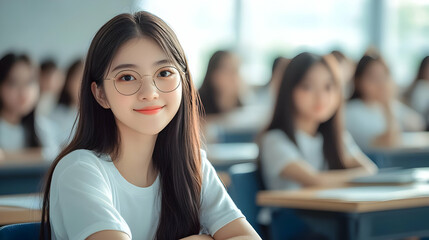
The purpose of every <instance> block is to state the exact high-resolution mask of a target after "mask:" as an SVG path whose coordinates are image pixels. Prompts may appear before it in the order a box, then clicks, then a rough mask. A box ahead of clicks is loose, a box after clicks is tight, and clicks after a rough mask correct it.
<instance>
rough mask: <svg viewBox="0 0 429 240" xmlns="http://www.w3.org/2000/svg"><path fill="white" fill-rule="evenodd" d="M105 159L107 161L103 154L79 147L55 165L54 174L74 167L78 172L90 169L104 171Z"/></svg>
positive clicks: (59, 173)
mask: <svg viewBox="0 0 429 240" xmlns="http://www.w3.org/2000/svg"><path fill="white" fill-rule="evenodd" d="M103 161H106V159H105V157H104V156H103V155H100V154H97V153H95V152H93V151H91V150H87V149H77V150H74V151H72V152H70V153H68V154H67V155H65V156H64V157H63V158H62V159H61V160H60V161H59V162H58V164H57V166H56V167H55V171H54V174H55V175H61V173H63V172H65V171H67V170H68V169H73V171H75V172H76V174H78V173H80V172H82V173H84V172H89V171H100V172H101V171H102V169H103V164H102V163H103Z"/></svg>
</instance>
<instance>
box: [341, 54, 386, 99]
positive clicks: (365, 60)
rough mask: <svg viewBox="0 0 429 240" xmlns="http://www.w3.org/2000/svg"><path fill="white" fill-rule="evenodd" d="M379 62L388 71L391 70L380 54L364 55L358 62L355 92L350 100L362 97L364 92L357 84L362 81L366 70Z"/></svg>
mask: <svg viewBox="0 0 429 240" xmlns="http://www.w3.org/2000/svg"><path fill="white" fill-rule="evenodd" d="M374 62H378V63H381V64H382V65H383V67H384V68H385V69H386V71H387V72H389V68H388V67H387V64H386V62H385V61H384V60H383V58H382V57H381V56H379V55H374V54H372V55H364V56H363V57H362V58H361V59H360V60H359V62H358V64H357V66H356V70H355V74H354V76H353V86H354V90H353V94H352V96H351V97H350V99H349V100H352V99H362V93H361V91H360V90H359V88H357V87H356V86H359V85H360V83H361V81H362V76H363V75H364V74H365V72H366V71H367V70H368V68H369V66H371V64H372V63H374Z"/></svg>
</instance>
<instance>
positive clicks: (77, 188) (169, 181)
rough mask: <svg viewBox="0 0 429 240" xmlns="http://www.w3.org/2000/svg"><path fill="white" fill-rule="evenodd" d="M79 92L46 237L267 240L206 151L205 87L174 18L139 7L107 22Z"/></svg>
mask: <svg viewBox="0 0 429 240" xmlns="http://www.w3.org/2000/svg"><path fill="white" fill-rule="evenodd" d="M80 93H81V95H80V96H81V100H80V101H79V119H78V126H77V129H76V134H75V135H74V137H73V140H72V141H71V142H70V143H69V145H68V146H67V147H66V148H65V149H64V150H63V151H62V152H61V153H60V155H59V156H58V157H57V158H56V160H55V161H54V163H53V165H52V168H51V171H50V172H49V174H48V178H47V186H46V190H45V193H44V201H43V209H42V212H43V213H42V224H41V226H43V227H41V239H43V238H44V237H48V238H49V239H51V237H52V238H53V239H115V240H130V239H189V240H191V239H195V240H196V239H201V240H203V239H204V240H205V239H207V240H210V239H249V240H251V239H260V237H259V236H258V235H257V233H256V232H255V230H253V228H252V227H251V226H250V224H249V223H248V222H247V221H246V220H245V218H244V217H243V215H242V213H241V212H240V211H239V210H238V209H237V207H236V206H235V204H234V203H233V202H232V200H231V198H230V197H229V196H228V193H227V192H226V190H225V188H224V186H223V185H222V183H221V182H220V180H219V178H218V177H217V174H216V172H215V170H214V168H213V166H212V165H211V164H210V162H209V161H208V160H207V158H206V154H205V152H203V151H201V150H200V139H199V135H198V109H197V107H198V105H197V94H196V90H195V89H194V84H193V82H192V78H191V75H190V71H189V68H188V64H187V60H186V57H185V53H184V51H183V49H182V47H181V46H180V43H179V41H178V39H177V38H176V35H175V34H174V32H173V31H172V30H171V28H169V27H168V26H167V24H165V22H163V21H162V20H161V19H160V18H158V17H156V16H154V15H152V14H150V13H148V12H137V13H135V14H120V15H117V16H116V17H114V18H112V19H111V20H109V21H108V22H107V23H106V24H104V25H103V26H102V27H101V29H100V30H99V31H98V32H97V33H96V34H95V37H94V39H93V40H92V42H91V46H90V48H89V50H88V54H87V59H86V61H85V67H84V76H83V80H82V87H81V91H80ZM45 226H46V227H45Z"/></svg>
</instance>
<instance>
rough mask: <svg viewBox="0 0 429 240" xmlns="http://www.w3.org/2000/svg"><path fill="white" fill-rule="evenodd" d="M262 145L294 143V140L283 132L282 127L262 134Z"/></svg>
mask: <svg viewBox="0 0 429 240" xmlns="http://www.w3.org/2000/svg"><path fill="white" fill-rule="evenodd" d="M261 140H262V145H263V146H267V145H268V146H272V145H273V144H275V145H276V144H279V143H281V144H289V143H290V144H292V141H291V140H290V139H289V137H288V136H287V135H286V133H285V132H283V131H282V130H280V129H271V130H268V131H267V132H265V133H264V134H263V135H262V138H261Z"/></svg>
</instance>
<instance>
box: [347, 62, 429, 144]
mask: <svg viewBox="0 0 429 240" xmlns="http://www.w3.org/2000/svg"><path fill="white" fill-rule="evenodd" d="M394 87H395V86H394V82H393V81H392V79H391V77H390V74H389V69H388V67H387V65H386V64H385V62H384V61H383V59H382V58H381V57H380V56H377V55H365V56H363V57H362V58H361V60H360V61H359V63H358V65H357V67H356V72H355V74H354V92H353V94H352V96H351V98H350V100H349V101H348V103H347V105H346V109H345V111H346V114H345V117H346V126H347V129H348V131H349V132H350V133H351V135H352V136H353V138H354V139H355V140H356V143H357V144H358V145H359V146H360V147H361V148H363V149H365V150H366V149H370V148H373V147H393V146H395V145H397V144H398V143H399V142H400V139H401V138H400V133H401V131H402V130H405V131H420V130H423V129H424V125H425V124H424V120H423V118H422V117H421V116H420V115H419V114H418V113H417V112H415V111H414V110H412V109H411V108H409V107H407V106H406V105H404V104H402V103H401V102H399V101H398V100H397V99H396V98H395V89H394Z"/></svg>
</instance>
